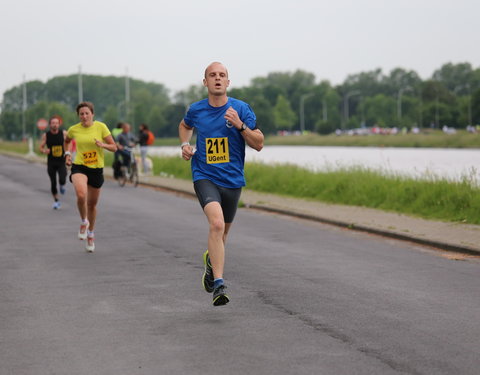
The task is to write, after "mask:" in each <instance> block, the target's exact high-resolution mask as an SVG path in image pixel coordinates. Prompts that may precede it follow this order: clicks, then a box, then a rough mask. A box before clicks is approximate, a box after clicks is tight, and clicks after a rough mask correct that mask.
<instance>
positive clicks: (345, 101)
mask: <svg viewBox="0 0 480 375" xmlns="http://www.w3.org/2000/svg"><path fill="white" fill-rule="evenodd" d="M359 94H360V91H359V90H353V91H349V92H348V93H347V94H346V95H345V96H344V97H343V126H342V129H345V126H346V124H347V123H348V119H349V114H348V99H350V97H352V96H355V95H359Z"/></svg>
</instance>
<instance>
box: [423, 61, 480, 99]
mask: <svg viewBox="0 0 480 375" xmlns="http://www.w3.org/2000/svg"><path fill="white" fill-rule="evenodd" d="M473 77H474V73H473V69H472V65H471V64H470V63H459V64H452V63H447V64H444V65H442V66H441V68H440V69H437V70H436V71H435V72H434V73H433V75H432V80H434V81H438V82H440V83H442V84H443V86H445V87H446V88H447V90H450V91H451V92H452V93H455V94H457V93H460V94H467V92H468V91H467V90H468V89H467V86H469V85H471V83H472V81H473Z"/></svg>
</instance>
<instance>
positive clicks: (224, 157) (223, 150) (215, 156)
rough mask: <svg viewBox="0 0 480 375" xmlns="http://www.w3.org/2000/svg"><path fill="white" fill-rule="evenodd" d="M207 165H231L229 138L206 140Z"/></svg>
mask: <svg viewBox="0 0 480 375" xmlns="http://www.w3.org/2000/svg"><path fill="white" fill-rule="evenodd" d="M205 146H206V154H207V164H217V163H229V162H230V153H229V152H228V137H223V138H206V139H205Z"/></svg>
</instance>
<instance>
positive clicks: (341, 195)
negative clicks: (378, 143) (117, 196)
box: [0, 142, 480, 225]
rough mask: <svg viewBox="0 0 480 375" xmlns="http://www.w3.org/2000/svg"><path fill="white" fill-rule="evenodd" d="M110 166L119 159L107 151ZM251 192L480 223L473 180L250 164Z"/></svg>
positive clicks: (179, 168)
mask: <svg viewBox="0 0 480 375" xmlns="http://www.w3.org/2000/svg"><path fill="white" fill-rule="evenodd" d="M0 149H1V150H6V151H11V152H19V153H26V152H27V151H28V147H27V146H25V145H24V144H22V143H21V142H19V143H17V144H14V143H12V142H0ZM105 156H106V158H105V163H106V165H111V164H112V158H113V155H112V154H111V153H106V155H105ZM152 159H153V163H154V174H155V175H163V176H172V177H175V178H182V179H191V172H190V163H187V162H185V161H184V160H182V159H181V158H180V157H153V158H152ZM245 175H246V179H247V186H248V189H250V190H256V191H260V192H266V193H273V194H278V195H285V196H291V197H296V198H303V199H309V200H313V201H321V202H327V203H333V204H345V205H352V206H362V207H369V208H376V209H381V210H385V211H392V212H398V213H403V214H408V215H414V216H418V217H423V218H426V219H436V220H443V221H451V222H461V223H469V224H477V225H478V224H480V215H478V212H479V211H480V188H478V185H476V184H474V183H472V181H470V180H469V178H468V177H465V178H464V180H463V181H461V182H451V181H447V180H444V179H439V178H435V177H434V176H432V177H430V179H429V180H416V179H412V178H408V177H404V176H395V175H388V176H385V175H382V174H381V173H380V172H376V171H371V170H368V169H364V168H359V167H355V168H345V169H342V170H335V171H327V172H311V171H308V170H306V169H303V168H300V167H298V166H294V165H275V166H270V165H265V164H260V163H247V165H246V167H245Z"/></svg>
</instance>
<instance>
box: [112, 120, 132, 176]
mask: <svg viewBox="0 0 480 375" xmlns="http://www.w3.org/2000/svg"><path fill="white" fill-rule="evenodd" d="M130 129H131V127H130V124H129V123H126V122H125V123H123V124H122V132H121V133H120V134H118V135H117V138H116V142H117V149H118V153H119V155H120V156H121V158H122V165H123V166H124V167H126V169H127V170H129V168H130V158H131V152H132V151H131V150H129V148H133V147H135V143H136V138H135V136H134V135H133V134H132V133H131V132H130Z"/></svg>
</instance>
